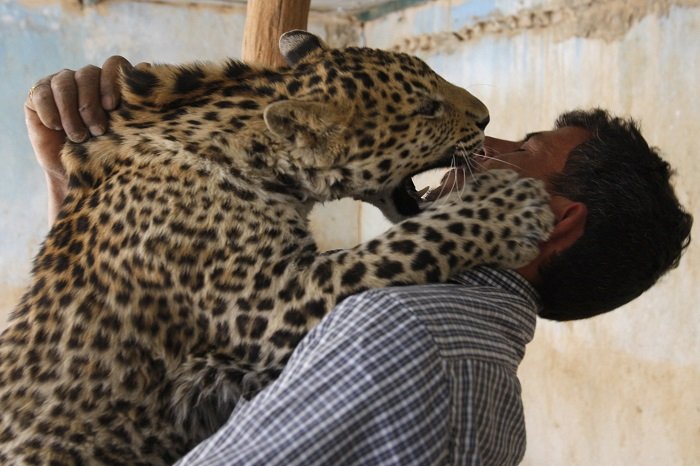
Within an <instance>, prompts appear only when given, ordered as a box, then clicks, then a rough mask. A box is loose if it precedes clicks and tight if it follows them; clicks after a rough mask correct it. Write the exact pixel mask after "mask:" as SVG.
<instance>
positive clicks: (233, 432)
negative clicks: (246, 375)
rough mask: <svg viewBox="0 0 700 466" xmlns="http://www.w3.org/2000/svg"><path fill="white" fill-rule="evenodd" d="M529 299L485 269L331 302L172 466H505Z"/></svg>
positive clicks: (519, 416) (530, 315) (532, 305)
mask: <svg viewBox="0 0 700 466" xmlns="http://www.w3.org/2000/svg"><path fill="white" fill-rule="evenodd" d="M539 306H540V304H539V299H538V297H537V294H536V292H535V290H534V289H533V288H532V286H531V285H530V284H529V283H528V282H526V281H525V280H524V279H523V278H522V277H520V276H519V275H518V274H516V273H514V272H510V271H503V270H498V269H494V268H490V267H479V268H476V269H473V270H471V271H468V272H465V273H463V274H461V275H459V276H458V277H456V278H455V279H453V283H450V284H442V285H427V286H407V287H395V288H385V289H377V290H371V291H367V292H365V293H362V294H359V295H355V296H352V297H350V298H348V299H346V300H345V301H343V302H342V303H341V304H340V305H339V306H337V307H336V308H335V309H334V310H333V312H332V313H331V314H329V315H328V316H327V317H326V318H325V319H324V320H323V321H322V322H321V324H320V325H319V326H318V327H316V328H315V329H314V330H313V331H312V332H310V333H309V334H308V335H307V337H306V338H305V339H304V340H303V341H302V343H301V345H300V346H299V347H298V348H297V349H296V351H295V353H294V355H293V356H292V358H291V359H290V361H289V363H288V365H287V367H286V369H285V370H284V372H283V373H282V375H281V376H280V378H279V379H278V380H277V381H276V382H275V383H273V384H272V385H270V386H269V387H267V388H266V389H265V390H264V391H263V392H261V393H260V394H259V395H258V396H256V397H255V398H254V399H253V400H251V401H249V402H240V403H239V404H238V406H237V407H236V409H235V411H234V412H233V413H232V414H231V417H230V419H229V421H228V422H227V423H226V425H224V426H223V427H222V428H221V429H220V430H219V431H218V432H217V433H216V434H214V435H213V436H212V437H210V438H209V439H207V440H206V441H204V442H202V443H201V444H200V445H199V446H197V447H196V448H195V449H194V450H192V451H191V452H190V453H189V454H188V455H187V456H186V457H185V458H183V459H182V460H181V461H180V463H178V464H179V465H245V466H252V465H265V466H272V465H285V466H293V465H300V466H301V465H303V466H308V465H334V466H335V465H414V464H415V465H423V464H425V465H445V464H470V465H499V466H500V465H509V464H517V463H518V462H519V461H520V460H521V459H522V457H523V454H524V452H525V424H524V419H523V409H522V402H521V398H520V383H519V381H518V379H517V376H516V370H517V367H518V364H519V363H520V361H521V359H522V358H523V355H524V353H525V345H526V344H527V343H528V342H529V341H530V340H531V339H532V336H533V333H534V330H535V316H536V314H537V312H538V311H539Z"/></svg>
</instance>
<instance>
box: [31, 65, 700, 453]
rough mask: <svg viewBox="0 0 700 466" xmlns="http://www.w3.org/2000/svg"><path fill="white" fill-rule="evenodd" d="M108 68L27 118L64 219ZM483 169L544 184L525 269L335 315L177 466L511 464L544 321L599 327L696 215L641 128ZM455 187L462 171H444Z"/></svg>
mask: <svg viewBox="0 0 700 466" xmlns="http://www.w3.org/2000/svg"><path fill="white" fill-rule="evenodd" d="M119 66H130V65H129V63H128V62H127V61H126V60H124V59H123V58H121V57H112V58H111V59H109V60H108V61H107V62H106V63H105V65H104V66H103V68H102V69H101V70H100V69H99V68H96V67H86V68H83V69H81V70H78V71H77V72H75V73H74V72H72V71H69V70H64V71H62V72H59V73H58V74H56V75H53V76H51V77H48V78H45V79H43V80H40V81H39V82H38V83H37V85H36V86H35V87H33V88H32V91H30V94H29V97H28V99H27V103H26V106H25V115H26V120H27V126H28V130H29V135H30V139H31V141H32V145H33V147H34V150H35V153H36V156H37V158H38V160H39V162H40V163H41V165H42V167H43V168H44V171H45V172H46V175H47V181H48V184H49V188H50V204H49V208H50V212H52V214H51V215H52V216H53V215H55V212H56V211H57V208H58V206H59V205H60V202H61V200H62V198H63V196H64V194H65V190H66V180H65V175H64V172H63V169H62V167H61V164H60V161H59V159H58V151H59V150H60V147H61V145H62V144H63V142H64V141H65V138H66V135H67V137H68V138H70V139H72V140H75V141H79V140H83V139H85V138H87V137H89V134H92V135H98V134H101V133H102V132H104V130H105V129H106V125H107V119H106V115H105V113H104V110H103V109H106V110H110V109H113V108H115V107H116V105H117V104H118V99H119V95H118V92H117V90H116V86H115V77H116V74H117V69H118V67H119ZM475 162H476V163H477V164H478V165H480V166H481V167H482V169H488V168H504V167H505V168H515V169H516V170H517V171H518V172H519V173H520V174H521V175H522V176H527V177H533V178H538V179H541V180H544V181H545V182H546V183H547V185H548V188H549V191H550V194H551V195H552V200H551V207H552V210H553V212H554V213H555V216H556V226H555V228H554V231H553V233H552V235H551V236H550V238H549V239H548V240H547V241H545V242H544V243H542V245H541V253H540V255H539V256H538V258H537V259H535V260H534V261H533V262H532V263H530V264H528V265H527V266H525V267H523V268H521V269H519V270H517V271H504V270H499V269H495V268H491V267H479V268H476V269H473V270H470V271H467V272H465V273H462V274H459V275H458V276H456V277H454V278H453V281H452V283H449V284H442V285H429V286H410V287H400V288H387V289H380V290H371V291H369V292H366V293H362V294H359V295H356V296H353V297H350V298H348V299H347V300H345V301H344V302H343V303H342V304H340V305H339V306H337V307H336V309H334V311H333V312H332V313H331V314H330V315H328V316H327V317H326V318H325V319H324V320H323V321H322V323H321V324H320V325H319V326H318V327H317V328H316V329H314V330H313V331H312V332H311V333H310V334H309V335H308V336H307V337H306V338H305V339H304V341H303V342H302V344H301V345H300V346H299V348H297V350H296V351H295V353H294V356H293V357H292V358H291V360H290V362H289V364H288V366H287V368H286V369H285V371H284V372H283V374H282V375H281V376H280V378H279V379H278V380H277V381H276V382H275V383H273V384H272V385H271V386H270V387H268V388H267V389H266V390H264V391H263V392H262V393H261V394H259V395H258V396H257V397H255V398H254V399H252V400H249V401H248V402H241V403H239V405H238V406H237V408H236V410H235V411H234V413H233V414H232V415H231V417H230V419H229V422H228V423H227V424H226V425H225V426H223V427H222V428H221V430H220V431H219V432H217V433H216V434H215V435H214V436H212V437H211V438H210V439H208V440H207V441H205V442H203V443H202V444H201V445H199V446H198V447H197V448H195V450H193V451H192V452H191V453H190V454H189V455H188V456H186V457H185V458H183V459H182V460H181V463H180V464H202V465H204V464H241V465H252V464H260V465H274V464H284V465H292V464H298V465H308V464H334V465H338V464H341V465H344V464H382V465H383V464H397V465H403V464H494V465H503V464H515V463H517V462H519V461H520V460H521V459H522V456H523V453H524V448H525V430H524V421H523V413H522V403H521V399H520V386H519V382H518V379H517V376H516V370H517V366H518V364H519V363H520V361H521V359H522V357H523V354H524V348H525V345H526V344H527V342H529V341H530V339H531V338H532V336H533V333H534V327H535V320H536V316H537V315H538V314H539V315H540V316H542V317H546V318H550V319H555V320H571V319H581V318H586V317H590V316H593V315H596V314H600V313H602V312H607V311H609V310H612V309H614V308H616V307H618V306H620V305H622V304H624V303H626V302H628V301H630V300H632V299H634V298H635V297H637V296H639V295H640V294H641V293H642V292H643V291H645V290H646V289H648V288H649V287H650V286H651V285H652V284H653V283H655V282H656V280H657V279H658V278H659V277H660V276H661V275H662V274H663V273H665V272H666V271H668V270H669V269H671V268H673V267H675V266H676V265H677V264H678V260H679V259H680V256H681V253H682V251H683V250H684V249H685V247H686V246H687V245H688V242H689V235H690V226H691V223H692V219H691V217H690V216H689V215H688V214H687V213H686V212H685V211H684V210H683V208H682V207H681V206H680V205H679V204H678V201H677V199H676V197H675V195H674V193H673V189H672V188H671V186H670V184H669V177H670V170H669V166H668V164H667V163H665V162H664V161H662V160H661V159H660V158H659V156H658V154H657V153H656V152H655V150H653V149H651V148H649V147H648V145H647V143H646V142H645V141H644V139H643V138H642V136H641V134H640V133H639V131H638V129H637V128H636V126H635V125H634V123H633V122H631V121H627V120H622V119H618V118H612V117H610V116H609V115H608V114H607V113H606V112H603V111H601V110H594V111H590V112H570V113H566V114H564V115H562V116H561V117H560V118H559V119H558V121H557V123H556V126H555V129H554V130H552V131H544V132H538V133H531V134H529V135H528V137H526V138H525V139H524V140H523V141H518V142H510V141H503V140H497V139H493V138H487V139H486V141H485V144H484V150H483V154H482V156H481V157H477V158H476V159H475ZM443 182H444V185H445V186H446V187H448V188H449V187H451V186H454V185H457V186H459V185H460V184H461V183H462V182H464V174H463V173H459V172H451V173H449V174H448V175H447V176H446V177H445V179H444V180H443Z"/></svg>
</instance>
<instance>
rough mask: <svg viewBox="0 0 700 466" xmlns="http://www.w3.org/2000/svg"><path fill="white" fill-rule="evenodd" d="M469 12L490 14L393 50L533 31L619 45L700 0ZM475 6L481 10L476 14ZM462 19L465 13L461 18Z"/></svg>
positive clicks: (448, 47)
mask: <svg viewBox="0 0 700 466" xmlns="http://www.w3.org/2000/svg"><path fill="white" fill-rule="evenodd" d="M467 5H470V6H471V8H470V10H469V11H470V12H472V13H483V12H488V14H485V15H482V16H473V17H470V18H469V19H467V21H466V23H467V24H465V25H463V26H461V27H459V28H456V29H454V30H447V31H439V32H434V33H430V34H420V35H415V36H407V37H403V38H401V39H400V40H398V41H397V42H396V43H395V44H394V45H393V46H392V47H391V49H392V50H397V51H401V52H406V53H423V52H428V53H430V52H447V53H449V52H451V51H452V50H454V48H455V47H456V46H460V45H461V44H462V43H464V42H467V41H473V40H478V39H480V38H482V37H484V36H507V37H512V36H515V35H517V34H522V33H523V32H526V31H529V30H538V29H540V30H541V29H545V28H546V29H550V30H554V31H555V36H554V37H555V39H556V40H565V39H567V38H569V37H585V38H591V39H602V40H604V41H606V42H611V41H614V40H616V39H619V38H620V37H622V36H623V35H624V34H626V33H627V31H629V29H630V28H631V27H632V26H634V25H635V24H636V23H638V22H639V21H640V20H641V19H642V18H644V17H646V16H648V15H657V16H664V15H667V14H668V11H669V8H670V7H671V6H698V5H700V1H698V0H681V1H678V0H660V1H649V0H611V1H605V2H600V1H595V0H588V1H580V0H579V1H570V2H566V3H564V4H560V5H551V4H547V5H539V6H536V7H534V8H527V9H523V10H520V11H518V12H516V13H514V14H508V15H504V14H502V13H500V12H499V11H498V10H496V11H493V8H492V6H490V5H488V4H486V3H484V2H467ZM472 5H476V6H479V5H481V6H482V8H476V7H474V6H472ZM461 13H462V14H463V12H461Z"/></svg>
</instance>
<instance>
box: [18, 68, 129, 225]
mask: <svg viewBox="0 0 700 466" xmlns="http://www.w3.org/2000/svg"><path fill="white" fill-rule="evenodd" d="M122 66H125V67H131V63H129V61H127V60H126V59H125V58H123V57H120V56H113V57H110V58H108V59H107V61H105V63H104V65H102V68H101V69H100V68H98V67H96V66H93V65H89V66H85V67H83V68H80V69H79V70H77V71H72V70H67V69H66V70H62V71H59V72H58V73H55V74H52V75H50V76H47V77H45V78H42V79H40V80H39V81H37V83H36V84H35V85H34V86H32V88H31V90H30V91H29V95H28V96H27V100H26V101H25V103H24V119H25V123H26V125H27V133H28V135H29V141H30V142H31V144H32V148H33V149H34V155H35V156H36V159H37V161H38V162H39V165H40V166H41V168H42V169H43V170H44V173H45V175H46V182H47V184H48V188H49V222H50V223H53V221H54V219H55V217H56V214H57V213H58V209H59V208H60V206H61V203H62V202H63V198H64V197H65V195H66V191H67V189H68V180H67V177H66V172H65V169H64V167H63V165H62V163H61V158H60V153H61V148H62V147H63V144H64V143H65V142H66V140H67V139H70V140H71V141H74V142H81V141H84V140H86V139H87V138H89V137H90V136H91V135H92V136H98V135H101V134H103V133H104V132H105V131H106V130H107V124H108V119H107V114H106V113H105V112H106V111H110V110H114V109H115V108H116V107H117V106H118V105H119V99H120V95H119V88H118V85H117V78H118V77H119V70H120V68H121V67H122Z"/></svg>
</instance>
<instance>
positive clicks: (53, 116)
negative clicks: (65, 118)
mask: <svg viewBox="0 0 700 466" xmlns="http://www.w3.org/2000/svg"><path fill="white" fill-rule="evenodd" d="M25 105H26V106H27V108H28V109H30V110H33V111H34V112H36V114H37V116H38V117H39V120H41V123H42V124H43V125H44V126H46V127H47V128H50V129H53V130H55V131H60V130H61V129H63V127H62V126H61V115H60V114H59V113H58V108H57V107H56V103H55V102H54V98H53V91H52V90H51V77H48V78H44V79H42V80H40V81H39V82H37V83H36V84H35V85H34V86H33V87H32V88H31V89H30V91H29V95H28V96H27V100H26V102H25Z"/></svg>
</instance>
